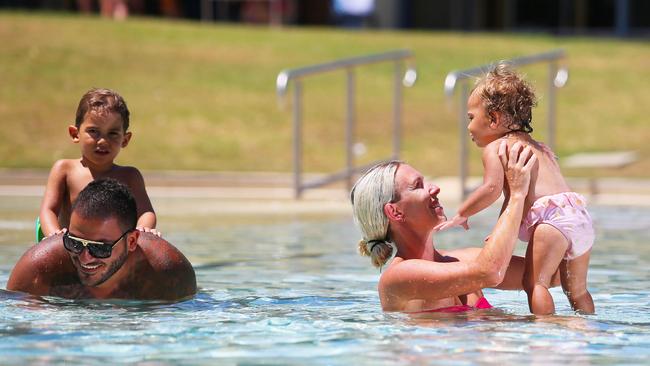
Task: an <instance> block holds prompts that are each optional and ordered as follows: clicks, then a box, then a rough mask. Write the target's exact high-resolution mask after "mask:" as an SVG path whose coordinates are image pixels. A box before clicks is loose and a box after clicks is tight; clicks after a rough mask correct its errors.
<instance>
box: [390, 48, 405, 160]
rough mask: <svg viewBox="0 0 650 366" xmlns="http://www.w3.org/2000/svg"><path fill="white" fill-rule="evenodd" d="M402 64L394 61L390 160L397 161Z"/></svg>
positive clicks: (399, 143) (400, 120)
mask: <svg viewBox="0 0 650 366" xmlns="http://www.w3.org/2000/svg"><path fill="white" fill-rule="evenodd" d="M403 70H404V68H403V63H402V62H400V61H395V80H394V81H393V82H394V88H395V90H394V93H393V155H392V159H393V160H397V159H399V151H400V148H401V146H400V145H401V141H402V128H401V123H402V73H403Z"/></svg>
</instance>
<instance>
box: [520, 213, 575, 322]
mask: <svg viewBox="0 0 650 366" xmlns="http://www.w3.org/2000/svg"><path fill="white" fill-rule="evenodd" d="M568 246H569V241H568V240H567V239H566V238H565V237H564V235H562V233H561V232H560V231H559V230H558V229H556V228H555V227H553V226H551V225H548V224H540V225H537V227H536V228H535V231H534V232H533V235H532V237H531V239H530V242H529V243H528V249H527V250H526V272H525V273H524V283H523V285H524V290H526V294H527V295H528V307H529V308H530V312H531V313H533V314H537V315H546V314H553V313H554V312H555V304H554V303H553V296H551V294H550V292H548V288H549V287H550V285H551V279H552V278H553V274H554V273H555V271H557V269H558V266H559V265H560V262H562V259H563V258H564V254H565V252H566V250H567V248H568Z"/></svg>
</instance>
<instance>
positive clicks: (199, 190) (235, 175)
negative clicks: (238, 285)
mask: <svg viewBox="0 0 650 366" xmlns="http://www.w3.org/2000/svg"><path fill="white" fill-rule="evenodd" d="M47 175H48V171H43V170H11V169H0V199H2V197H8V196H17V197H22V196H24V197H42V195H43V192H44V190H45V183H46V181H47ZM143 175H144V177H145V180H146V182H147V191H148V192H149V195H150V197H151V199H152V201H153V203H154V207H157V210H159V209H163V208H164V207H165V202H168V201H170V200H173V201H175V207H178V202H179V201H184V202H186V204H185V205H184V206H187V207H185V209H184V210H183V211H187V212H188V213H189V212H192V213H195V214H200V213H206V214H207V213H214V214H220V213H221V214H346V215H349V214H350V204H349V199H348V189H347V188H346V187H345V184H344V183H336V184H332V185H329V186H327V187H323V188H317V189H312V190H308V191H306V192H304V194H303V197H302V198H301V199H300V200H295V199H294V192H293V188H292V182H293V180H292V179H293V176H292V175H291V174H290V173H265V172H193V171H189V172H188V171H183V172H181V171H143ZM315 176H316V175H312V176H308V177H306V178H307V179H311V178H313V177H315ZM568 180H569V184H570V185H571V186H572V187H573V189H574V190H576V191H577V192H580V193H582V194H584V195H585V196H587V197H588V199H589V200H590V202H591V203H592V204H599V205H619V206H621V205H623V206H624V205H631V206H650V179H626V178H599V179H598V180H593V179H586V178H570V179H568ZM433 181H434V182H435V184H437V185H438V186H439V187H440V188H441V194H440V199H441V201H442V202H443V203H444V204H445V206H446V207H447V208H448V209H454V208H455V207H456V206H458V204H459V203H460V200H459V198H460V184H459V181H458V178H457V177H437V178H434V179H433ZM480 182H481V178H480V177H474V178H472V179H470V180H469V186H470V187H471V186H476V185H477V184H479V183H480ZM594 189H597V191H596V192H595V194H594Z"/></svg>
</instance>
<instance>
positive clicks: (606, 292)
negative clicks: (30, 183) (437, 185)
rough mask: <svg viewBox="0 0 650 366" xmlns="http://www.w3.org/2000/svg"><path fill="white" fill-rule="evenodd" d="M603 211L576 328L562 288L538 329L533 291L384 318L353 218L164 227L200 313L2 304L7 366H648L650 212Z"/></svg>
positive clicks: (151, 307)
mask: <svg viewBox="0 0 650 366" xmlns="http://www.w3.org/2000/svg"><path fill="white" fill-rule="evenodd" d="M26 200H27V201H26ZM30 200H31V198H27V199H26V198H20V197H18V198H11V197H2V198H0V288H5V286H6V281H7V278H8V276H9V273H10V271H11V268H12V266H13V264H14V263H15V261H16V260H17V258H18V257H19V256H20V255H21V254H22V253H23V252H24V250H25V248H26V245H27V244H26V243H27V242H28V241H29V240H31V239H32V235H33V233H32V219H33V216H34V214H33V213H34V212H35V211H34V208H33V207H37V206H38V202H37V201H36V199H35V198H34V201H33V202H32V201H30ZM156 204H157V207H160V205H159V203H156ZM190 206H191V205H190ZM159 211H160V210H159ZM188 212H189V211H188ZM592 213H593V216H594V219H595V221H596V223H597V230H598V241H597V243H596V246H595V248H594V252H593V254H592V262H591V269H590V273H589V288H590V291H591V293H592V295H593V297H594V302H595V304H596V307H597V314H596V315H593V316H577V315H574V314H573V313H572V312H571V310H570V308H569V306H568V304H567V302H566V300H565V298H564V295H563V294H562V291H561V290H560V289H554V290H553V291H552V293H553V296H554V298H555V300H556V307H557V310H558V314H557V315H556V316H551V317H546V318H544V319H539V318H537V319H536V318H534V317H532V316H530V315H528V308H527V304H526V296H525V293H524V292H505V291H496V290H488V291H486V297H488V298H489V300H490V302H491V303H492V304H493V305H494V306H495V307H496V308H498V309H499V310H488V311H482V312H474V313H470V314H438V315H437V316H436V317H434V318H432V319H426V320H415V319H410V318H408V317H407V316H405V315H401V314H390V313H389V314H385V313H382V312H381V311H380V306H379V301H378V298H377V292H376V283H377V278H378V271H377V270H374V269H373V268H372V267H371V266H370V265H369V262H368V259H367V258H362V257H359V256H357V255H356V253H355V250H356V242H357V240H358V236H359V234H358V232H357V230H356V228H355V227H354V225H353V223H352V220H351V218H350V217H348V216H345V215H330V216H323V217H302V216H290V215H287V216H283V217H279V216H278V217H248V216H241V217H238V218H234V219H233V218H230V219H226V218H225V217H224V216H219V217H210V216H209V215H205V214H201V213H195V214H188V213H186V212H183V213H179V212H177V213H176V214H175V215H166V216H165V215H161V217H160V222H161V223H162V225H161V229H162V230H163V234H164V235H165V237H166V238H168V239H169V240H170V241H171V242H172V243H174V244H175V245H176V246H178V247H179V248H180V249H181V250H182V251H183V252H184V253H186V255H187V256H188V257H189V258H190V260H191V261H192V262H193V263H194V264H195V268H196V274H197V281H198V284H199V287H200V291H199V293H198V295H197V296H196V297H195V298H194V299H192V300H188V301H185V302H180V303H176V304H171V305H170V304H157V303H142V302H105V301H104V302H99V301H71V300H62V299H55V298H46V299H33V298H28V297H25V296H22V295H18V294H15V293H9V292H6V291H4V290H2V292H0V359H1V360H2V361H1V362H0V363H2V364H3V365H4V364H12V365H24V364H43V365H53V364H54V365H55V364H70V363H80V364H84V365H106V364H125V363H136V364H146V365H167V364H170V365H196V364H205V365H212V364H219V365H231V364H247V365H254V364H278V365H279V364H282V365H285V364H289V365H291V364H296V365H297V364H300V365H302V364H312V365H351V364H353V365H357V364H366V365H389V364H390V365H395V364H398V365H399V364H403V365H411V364H436V365H438V364H477V363H480V364H504V363H507V364H511V363H521V364H530V363H533V364H560V363H570V364H592V363H594V364H613V363H616V364H622V363H624V364H646V363H647V362H648V361H647V360H648V359H649V358H650V271H648V269H647V268H648V264H650V245H649V243H650V208H648V207H646V208H642V207H637V208H634V207H611V206H610V207H604V206H595V207H592ZM495 215H496V212H495V211H490V212H486V213H482V214H480V215H479V216H477V217H476V218H473V219H472V220H471V224H472V230H470V231H469V232H466V233H462V232H460V231H452V232H449V233H443V234H441V235H440V236H439V237H438V239H437V242H438V243H439V246H441V247H446V248H450V247H454V246H458V245H462V244H467V243H472V244H476V243H480V242H481V240H482V238H483V236H485V234H486V233H487V231H488V230H489V229H490V228H491V225H492V224H493V222H494V220H495V217H496V216H495ZM172 223H173V224H172ZM523 249H524V248H523V244H522V245H521V246H520V247H519V248H518V252H520V253H521V252H523Z"/></svg>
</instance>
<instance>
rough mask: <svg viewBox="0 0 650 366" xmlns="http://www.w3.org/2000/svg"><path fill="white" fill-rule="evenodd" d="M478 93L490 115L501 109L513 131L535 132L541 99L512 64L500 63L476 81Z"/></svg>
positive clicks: (507, 125)
mask: <svg viewBox="0 0 650 366" xmlns="http://www.w3.org/2000/svg"><path fill="white" fill-rule="evenodd" d="M474 92H477V93H479V96H480V97H481V99H483V105H484V106H485V109H486V111H487V112H488V115H491V113H492V112H500V113H502V114H503V117H504V118H505V122H506V127H507V128H508V129H510V130H511V131H523V132H526V133H531V132H533V128H532V127H531V125H530V124H531V122H532V120H533V111H532V109H533V107H534V106H536V105H537V98H536V97H535V92H534V90H533V88H532V86H531V85H530V84H529V83H528V82H526V81H525V80H524V79H523V78H522V77H521V76H520V75H519V74H518V73H517V72H515V71H514V70H513V69H512V67H511V66H510V65H509V64H507V63H505V62H500V63H498V64H496V65H495V66H494V67H493V68H492V69H491V70H490V71H489V72H488V73H487V74H486V75H485V76H484V77H483V78H481V79H479V80H478V81H477V82H476V86H475V87H474V90H473V91H472V93H474Z"/></svg>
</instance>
